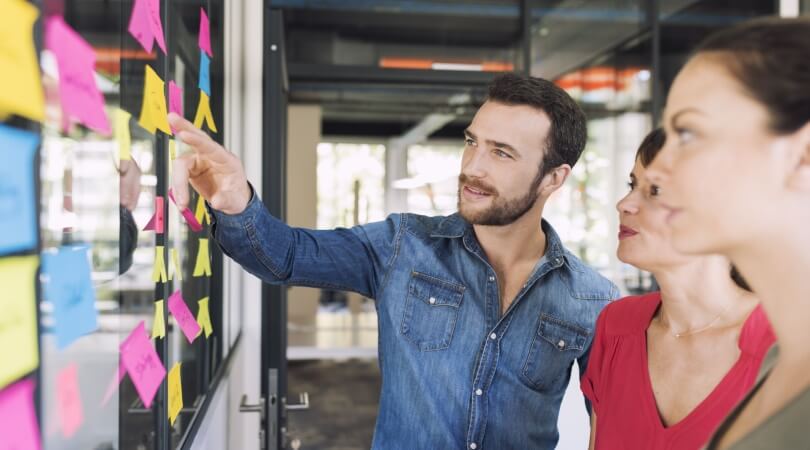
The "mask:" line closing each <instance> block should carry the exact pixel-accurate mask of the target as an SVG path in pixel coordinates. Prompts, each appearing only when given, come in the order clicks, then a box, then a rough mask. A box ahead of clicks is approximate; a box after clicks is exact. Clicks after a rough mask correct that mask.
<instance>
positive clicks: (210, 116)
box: [194, 91, 217, 133]
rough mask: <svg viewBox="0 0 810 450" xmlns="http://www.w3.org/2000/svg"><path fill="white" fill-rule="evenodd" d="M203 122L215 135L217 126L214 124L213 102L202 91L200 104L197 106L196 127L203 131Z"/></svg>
mask: <svg viewBox="0 0 810 450" xmlns="http://www.w3.org/2000/svg"><path fill="white" fill-rule="evenodd" d="M203 122H205V124H206V125H208V128H210V129H211V131H213V132H214V133H216V132H217V126H216V124H214V113H212V112H211V100H210V99H209V98H208V95H206V93H205V92H203V91H200V103H199V104H197V114H195V115H194V126H195V127H197V128H200V129H202V126H203Z"/></svg>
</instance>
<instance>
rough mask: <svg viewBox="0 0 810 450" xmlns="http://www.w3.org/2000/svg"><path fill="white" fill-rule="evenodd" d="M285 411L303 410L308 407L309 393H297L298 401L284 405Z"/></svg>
mask: <svg viewBox="0 0 810 450" xmlns="http://www.w3.org/2000/svg"><path fill="white" fill-rule="evenodd" d="M284 407H285V408H286V409H287V411H303V410H306V409H309V393H308V392H302V393H300V394H298V403H293V404H289V403H287V404H286V405H284Z"/></svg>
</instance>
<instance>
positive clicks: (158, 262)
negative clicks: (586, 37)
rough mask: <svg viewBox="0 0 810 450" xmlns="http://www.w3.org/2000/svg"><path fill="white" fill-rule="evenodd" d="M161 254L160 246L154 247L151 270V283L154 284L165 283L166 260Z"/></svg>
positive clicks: (161, 248) (161, 247)
mask: <svg viewBox="0 0 810 450" xmlns="http://www.w3.org/2000/svg"><path fill="white" fill-rule="evenodd" d="M163 253H164V251H163V246H162V245H158V246H156V247H155V267H154V269H152V281H154V282H155V283H165V282H166V258H165V257H164V256H163Z"/></svg>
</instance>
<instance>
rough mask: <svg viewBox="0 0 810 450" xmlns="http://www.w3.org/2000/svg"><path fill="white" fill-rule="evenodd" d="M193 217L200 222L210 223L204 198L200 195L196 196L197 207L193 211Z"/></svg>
mask: <svg viewBox="0 0 810 450" xmlns="http://www.w3.org/2000/svg"><path fill="white" fill-rule="evenodd" d="M194 218H196V219H197V222H199V223H200V224H205V223H207V224H209V225H211V216H210V215H208V208H206V207H205V199H204V198H203V196H202V195H199V196H197V208H196V209H195V211H194Z"/></svg>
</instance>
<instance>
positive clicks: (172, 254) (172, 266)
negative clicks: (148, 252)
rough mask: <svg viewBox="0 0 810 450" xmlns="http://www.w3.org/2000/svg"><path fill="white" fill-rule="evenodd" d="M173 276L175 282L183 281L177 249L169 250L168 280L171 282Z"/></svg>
mask: <svg viewBox="0 0 810 450" xmlns="http://www.w3.org/2000/svg"><path fill="white" fill-rule="evenodd" d="M175 274H176V275H177V281H183V268H182V267H181V266H180V255H179V254H178V253H177V249H176V248H173V249H170V250H169V279H170V280H173V279H174V276H175Z"/></svg>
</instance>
